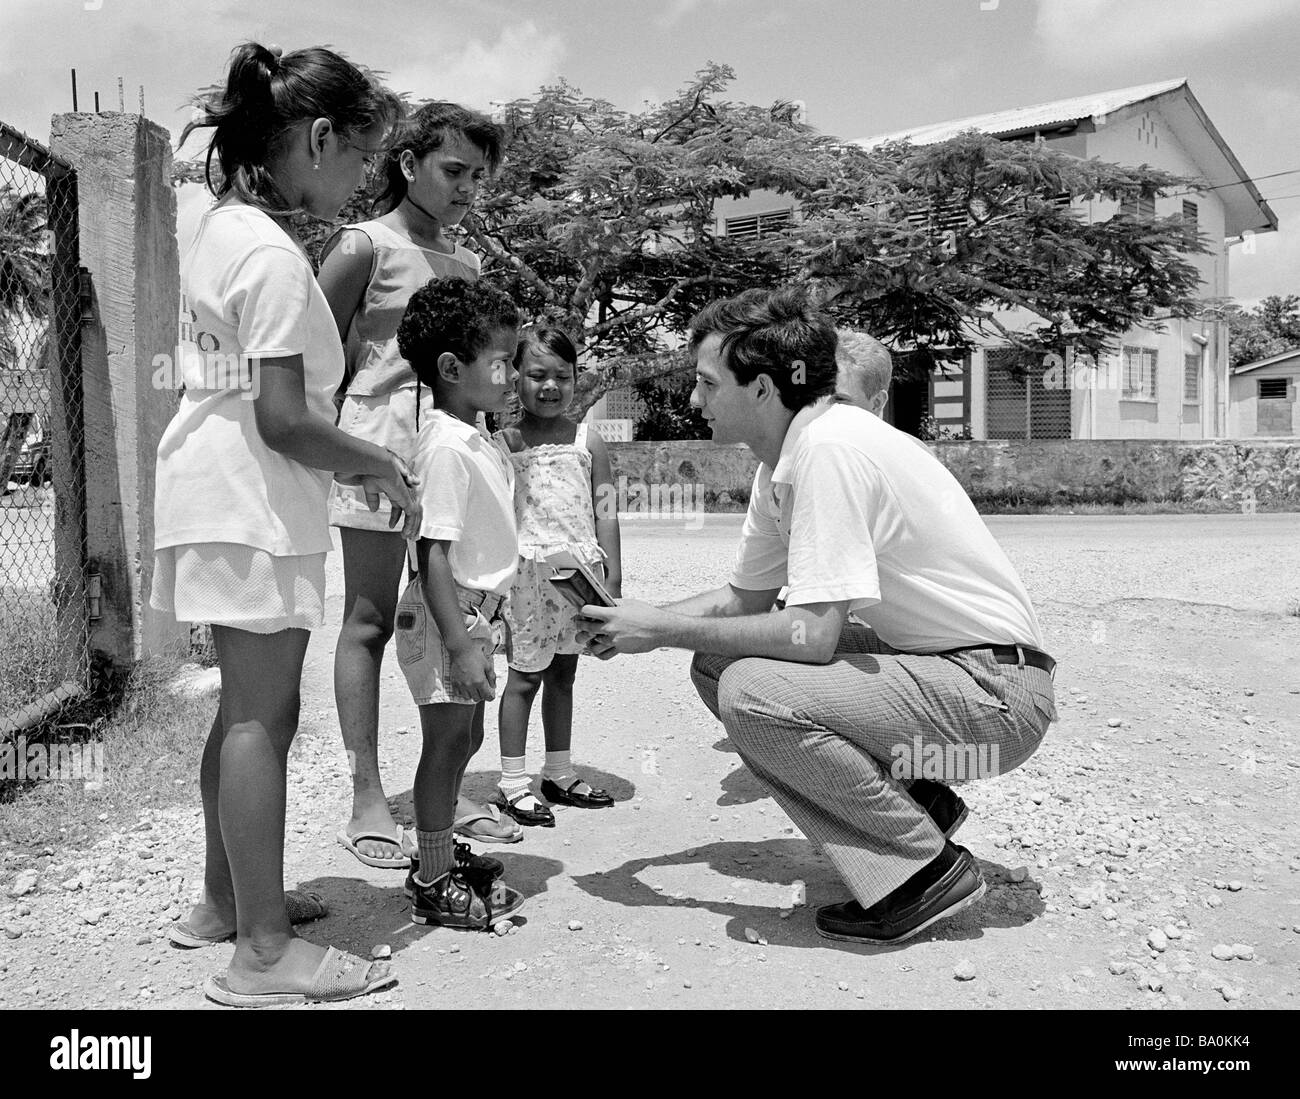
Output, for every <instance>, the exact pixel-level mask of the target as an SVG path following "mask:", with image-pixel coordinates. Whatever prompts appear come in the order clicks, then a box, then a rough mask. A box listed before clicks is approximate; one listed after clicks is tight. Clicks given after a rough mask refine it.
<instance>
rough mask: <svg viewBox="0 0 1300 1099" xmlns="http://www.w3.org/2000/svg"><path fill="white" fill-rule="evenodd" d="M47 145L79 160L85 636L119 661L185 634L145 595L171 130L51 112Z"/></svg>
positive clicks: (163, 401)
mask: <svg viewBox="0 0 1300 1099" xmlns="http://www.w3.org/2000/svg"><path fill="white" fill-rule="evenodd" d="M50 147H51V150H52V151H53V152H54V153H56V154H58V155H59V156H61V157H63V159H65V160H67V161H68V162H69V163H70V164H71V165H72V166H73V168H75V169H76V171H77V194H78V200H79V216H80V244H81V263H82V266H83V267H85V268H86V269H87V270H88V271H89V273H90V289H91V298H90V309H89V313H88V315H86V317H85V320H84V326H83V329H82V359H81V363H82V379H83V391H84V399H85V439H86V460H85V469H86V554H87V558H88V560H89V561H90V562H91V568H92V572H93V571H95V570H97V572H98V577H99V579H98V585H99V596H100V597H99V616H98V618H95V619H92V621H91V624H90V648H91V651H92V653H98V654H101V655H102V657H107V658H108V659H109V660H110V661H111V662H112V663H113V664H114V665H115V666H117V667H122V666H127V665H130V664H132V663H134V662H135V661H137V660H140V659H142V658H143V657H146V656H150V655H153V654H155V653H158V652H160V651H162V650H164V649H167V648H170V647H172V646H175V645H179V644H181V643H183V641H184V640H185V639H186V638H187V637H188V632H187V631H186V630H184V629H182V628H181V627H180V626H179V625H178V624H177V623H176V621H175V619H174V618H171V616H169V615H161V614H159V613H158V612H157V611H154V610H153V609H152V608H150V606H149V588H150V584H151V583H152V580H153V537H154V523H153V503H154V498H153V494H154V465H155V462H156V456H157V448H158V440H159V438H160V437H161V435H162V432H163V430H164V428H165V427H166V426H167V423H168V421H169V420H170V419H171V417H172V414H173V413H174V412H175V410H176V405H177V399H178V397H177V393H176V391H175V390H173V389H155V388H154V387H153V385H152V381H151V379H152V376H153V368H152V363H153V358H154V356H155V355H159V354H165V355H174V354H175V346H176V331H177V328H176V326H177V318H178V316H179V313H180V271H179V262H178V259H177V251H176V198H175V194H174V192H173V191H172V186H171V164H172V155H171V141H170V137H169V135H168V133H167V131H166V130H164V129H163V128H162V127H161V126H159V125H157V124H156V123H154V122H150V121H149V120H148V119H146V118H143V117H141V116H140V115H132V114H118V113H108V114H60V115H55V116H54V119H53V121H52V123H51V138H50ZM92 602H93V601H92Z"/></svg>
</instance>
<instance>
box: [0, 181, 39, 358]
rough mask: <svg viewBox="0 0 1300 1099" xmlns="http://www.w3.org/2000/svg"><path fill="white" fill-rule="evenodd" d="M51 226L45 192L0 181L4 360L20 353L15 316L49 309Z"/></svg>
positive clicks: (1, 345)
mask: <svg viewBox="0 0 1300 1099" xmlns="http://www.w3.org/2000/svg"><path fill="white" fill-rule="evenodd" d="M48 230H49V226H48V224H47V222H46V209H45V198H44V196H43V195H40V194H37V193H34V192H29V191H27V192H24V191H18V190H16V189H15V188H13V187H11V186H10V185H9V184H0V362H4V363H8V362H11V361H12V360H13V358H14V357H15V355H16V353H17V348H16V347H15V346H14V337H13V334H12V332H11V331H10V320H11V318H13V317H14V316H21V315H27V316H30V317H44V316H45V315H46V313H47V312H48V311H49V292H50V250H49V232H48Z"/></svg>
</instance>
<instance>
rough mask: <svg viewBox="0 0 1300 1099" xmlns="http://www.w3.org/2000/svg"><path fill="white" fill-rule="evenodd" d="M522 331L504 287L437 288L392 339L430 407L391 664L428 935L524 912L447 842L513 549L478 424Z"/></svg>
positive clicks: (509, 502) (510, 513) (417, 464)
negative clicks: (415, 717) (406, 690)
mask: <svg viewBox="0 0 1300 1099" xmlns="http://www.w3.org/2000/svg"><path fill="white" fill-rule="evenodd" d="M518 329H519V313H518V310H517V309H516V308H515V306H514V304H513V303H512V302H511V301H510V299H509V298H508V297H506V296H505V295H504V294H502V293H501V292H500V291H499V290H495V289H493V288H492V287H490V286H487V285H484V284H482V283H469V282H465V281H464V280H461V279H440V280H435V281H432V282H429V283H428V284H426V285H425V286H423V287H421V288H420V289H419V290H417V291H416V292H415V293H414V294H413V295H412V296H411V300H410V304H409V305H408V306H407V308H406V314H405V315H404V316H403V318H402V322H401V325H400V326H399V327H398V330H397V343H398V348H399V350H400V351H401V353H402V356H403V358H405V359H406V361H407V362H409V363H410V364H411V367H412V369H413V370H414V371H415V374H416V377H417V378H418V379H419V382H420V384H421V385H427V386H429V387H430V388H431V389H432V390H433V394H434V405H435V406H436V407H434V408H433V409H431V410H427V411H424V412H422V413H421V417H420V419H421V422H420V424H419V426H418V435H417V439H416V444H415V454H414V455H413V456H412V459H411V467H412V469H413V470H418V471H420V472H419V477H420V485H421V488H420V495H421V501H422V504H423V507H424V517H423V520H422V522H421V524H420V531H419V538H418V541H417V542H416V543H415V549H416V568H417V572H416V575H414V576H413V577H412V578H411V581H410V584H409V585H408V587H407V589H406V592H405V594H404V595H403V596H402V598H401V600H400V602H399V603H398V605H397V616H396V636H397V660H398V663H399V664H400V665H401V668H402V672H403V673H404V674H405V676H406V682H407V684H408V685H409V686H410V688H411V694H412V695H413V696H414V698H415V701H416V704H417V705H418V706H419V707H420V727H421V731H422V732H423V735H424V746H423V750H422V752H421V755H420V765H419V767H418V768H417V769H416V772H415V786H414V798H415V827H416V839H417V843H418V846H419V855H418V858H416V859H412V862H411V873H410V875H409V876H408V877H407V879H406V892H407V895H408V896H409V897H410V898H411V908H412V913H411V918H412V920H414V921H415V922H416V923H420V924H428V923H436V924H442V925H444V926H447V927H462V928H477V929H480V930H488V929H489V928H491V927H492V925H493V924H495V923H497V922H499V921H500V920H503V919H505V918H506V917H507V916H509V915H510V914H511V913H513V912H515V911H517V910H518V909H519V907H520V905H522V904H523V896H522V895H521V894H520V893H519V892H518V891H517V890H514V889H511V888H510V887H509V886H507V885H505V884H504V883H503V882H501V881H499V880H497V879H498V878H499V876H500V874H501V873H502V871H503V869H504V868H503V866H502V865H501V863H500V862H498V861H497V860H496V859H485V858H481V857H478V856H475V855H473V854H471V853H470V850H469V846H468V845H467V844H456V843H454V842H453V839H452V826H453V821H454V818H455V811H456V794H457V791H458V790H459V789H460V784H461V779H462V777H463V776H464V774H465V767H466V765H467V764H468V763H469V760H470V757H471V756H472V755H473V754H474V753H475V752H476V751H477V750H478V748H479V745H480V744H482V742H483V703H484V702H486V701H489V700H490V699H492V698H493V696H494V694H495V691H496V675H495V672H494V669H493V661H492V657H493V654H494V653H496V652H497V651H499V650H500V649H501V648H502V644H503V640H504V637H505V631H504V626H503V625H502V619H501V613H502V604H503V602H504V601H505V599H506V597H507V596H508V595H509V593H510V586H511V584H512V583H513V581H514V577H515V567H516V560H517V552H518V551H517V542H516V532H515V513H514V483H513V473H512V471H511V467H510V463H509V461H507V460H506V458H505V456H504V454H503V453H502V452H501V451H500V450H499V449H498V448H497V447H496V446H495V445H494V444H493V443H492V442H491V441H490V440H489V439H488V438H487V436H486V435H484V434H483V433H482V432H481V431H480V430H479V428H478V427H477V425H476V418H477V416H478V414H479V413H480V412H496V411H499V410H501V409H503V408H505V406H506V401H507V399H508V398H509V396H510V394H511V393H512V392H513V391H514V382H515V378H516V377H517V373H516V371H515V368H514V366H513V365H512V363H513V359H514V354H515V348H516V345H517V344H518V339H519V333H518ZM416 403H417V405H418V403H419V401H418V398H417V402H416Z"/></svg>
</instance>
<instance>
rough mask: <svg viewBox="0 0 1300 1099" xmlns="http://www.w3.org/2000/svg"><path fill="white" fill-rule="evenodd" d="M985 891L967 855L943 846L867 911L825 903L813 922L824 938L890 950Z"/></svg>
mask: <svg viewBox="0 0 1300 1099" xmlns="http://www.w3.org/2000/svg"><path fill="white" fill-rule="evenodd" d="M984 889H985V886H984V879H983V878H982V877H980V873H979V870H978V869H976V867H975V860H974V859H973V858H972V857H971V853H970V852H969V851H967V850H966V848H964V847H958V846H957V845H956V844H955V843H948V844H946V845H945V847H944V850H943V853H942V854H940V855H939V857H938V858H936V859H935V860H934V861H933V862H932V863H930V864H929V865H928V866H926V867H924V868H923V869H922V870H921V871H920V872H919V873H916V874H914V875H912V877H911V878H909V879H908V880H907V881H905V882H904V883H903V884H902V885H900V886H899V887H898V888H897V889H895V890H894V891H893V892H892V893H890V894H889V895H888V896H887V897H885V898H883V899H882V900H879V901H877V902H876V903H875V904H873V905H872V906H871V907H870V908H863V907H862V905H860V904H858V902H857V901H845V902H843V903H842V904H828V905H825V906H824V907H822V908H819V909H817V917H816V920H815V921H814V923H815V926H816V928H817V934H818V935H820V936H821V937H822V938H824V939H838V940H840V941H841V942H850V943H867V944H869V945H872V946H892V945H893V944H895V943H901V942H905V941H906V940H907V939H910V938H911V937H912V936H913V935H916V934H918V933H920V932H921V931H924V930H925V929H926V928H927V927H929V926H930V925H931V924H932V923H934V922H936V921H937V920H942V919H943V918H944V917H946V916H951V915H953V914H954V913H957V912H960V911H961V910H962V909H963V908H965V907H966V906H967V905H970V904H974V903H975V902H976V901H977V900H979V899H980V898H981V897H982V896H984Z"/></svg>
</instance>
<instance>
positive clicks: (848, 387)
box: [835, 328, 894, 416]
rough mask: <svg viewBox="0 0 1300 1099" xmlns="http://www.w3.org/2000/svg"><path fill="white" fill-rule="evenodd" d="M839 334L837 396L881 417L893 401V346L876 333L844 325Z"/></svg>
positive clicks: (836, 358) (836, 362)
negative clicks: (891, 350) (891, 347)
mask: <svg viewBox="0 0 1300 1099" xmlns="http://www.w3.org/2000/svg"><path fill="white" fill-rule="evenodd" d="M836 335H837V336H838V337H839V344H838V346H837V349H836V355H835V365H836V367H837V368H838V369H837V376H836V384H835V391H836V395H837V396H838V397H839V398H840V399H841V400H843V401H847V402H848V403H849V404H854V405H857V406H858V407H859V408H865V409H866V410H867V411H868V412H871V413H874V414H875V415H877V416H879V415H880V414H881V413H882V412H883V411H884V409H885V403H886V402H887V401H888V400H889V383H890V380H891V379H892V378H893V376H894V360H893V359H892V358H891V357H890V354H889V348H887V347H886V346H885V345H884V344H883V343H881V342H880V341H879V340H878V339H876V338H875V337H874V336H868V335H867V334H866V333H865V332H854V331H852V330H849V329H843V328H841V329H840V330H839V331H838V332H837V333H836Z"/></svg>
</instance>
